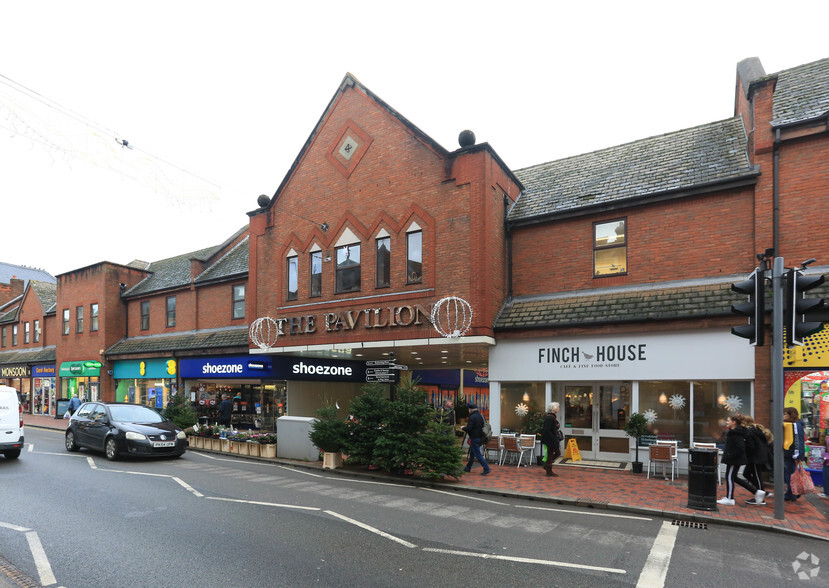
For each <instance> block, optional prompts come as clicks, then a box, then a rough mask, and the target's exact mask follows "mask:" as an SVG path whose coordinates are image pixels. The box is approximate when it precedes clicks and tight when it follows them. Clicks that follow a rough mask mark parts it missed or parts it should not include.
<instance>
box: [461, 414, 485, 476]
mask: <svg viewBox="0 0 829 588" xmlns="http://www.w3.org/2000/svg"><path fill="white" fill-rule="evenodd" d="M468 407H469V420H468V421H467V422H466V426H464V427H462V430H463V431H464V432H466V434H467V435H469V462H468V463H467V464H466V467H465V468H463V471H465V472H470V471H472V466H473V465H474V463H475V460H476V459H477V460H478V462H479V463H480V464H481V466H483V468H484V471H483V472H481V474H482V475H484V476H486V475H487V474H488V473H489V472H490V471H492V470H490V469H489V464H488V463H487V462H486V459H484V456H483V454H482V453H481V445H482V444H483V437H484V422H485V421H484V417H483V415H482V414H481V413H480V412H478V405H476V404H469V405H468Z"/></svg>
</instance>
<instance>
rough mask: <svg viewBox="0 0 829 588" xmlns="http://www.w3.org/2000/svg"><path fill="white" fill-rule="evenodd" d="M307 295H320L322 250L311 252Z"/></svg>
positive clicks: (312, 296) (313, 296)
mask: <svg viewBox="0 0 829 588" xmlns="http://www.w3.org/2000/svg"><path fill="white" fill-rule="evenodd" d="M308 295H309V296H310V297H311V298H318V297H319V296H322V251H312V252H311V281H310V289H309V292H308Z"/></svg>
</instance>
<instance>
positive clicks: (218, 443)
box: [205, 437, 222, 451]
mask: <svg viewBox="0 0 829 588" xmlns="http://www.w3.org/2000/svg"><path fill="white" fill-rule="evenodd" d="M206 448H207V447H206V446H205V449H206ZM210 448H211V449H212V450H213V451H221V450H222V440H221V439H219V438H218V437H213V438H211V439H210Z"/></svg>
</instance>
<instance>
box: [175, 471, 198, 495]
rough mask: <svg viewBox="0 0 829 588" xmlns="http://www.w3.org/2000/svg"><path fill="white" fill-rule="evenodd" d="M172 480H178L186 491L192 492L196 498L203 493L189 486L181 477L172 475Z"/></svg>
mask: <svg viewBox="0 0 829 588" xmlns="http://www.w3.org/2000/svg"><path fill="white" fill-rule="evenodd" d="M173 480H175V481H176V482H178V483H179V484H180V485H181V486H182V487H183V488H184V489H185V490H187V491H188V492H192V493H193V494H195V495H196V496H197V497H198V498H202V497H204V494H202V493H201V492H199V491H198V490H196V489H195V488H193V487H192V486H190V484H188V483H187V482H185V481H184V480H182V479H181V478H177V477H175V476H173Z"/></svg>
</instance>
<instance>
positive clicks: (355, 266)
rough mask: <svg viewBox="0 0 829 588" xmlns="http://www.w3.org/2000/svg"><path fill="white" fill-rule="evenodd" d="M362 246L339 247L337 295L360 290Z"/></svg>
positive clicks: (355, 244)
mask: <svg viewBox="0 0 829 588" xmlns="http://www.w3.org/2000/svg"><path fill="white" fill-rule="evenodd" d="M360 279H361V273H360V244H359V243H354V244H352V245H344V246H343V247H337V277H336V282H337V283H336V290H337V293H338V294H340V293H343V292H358V291H359V290H360Z"/></svg>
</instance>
